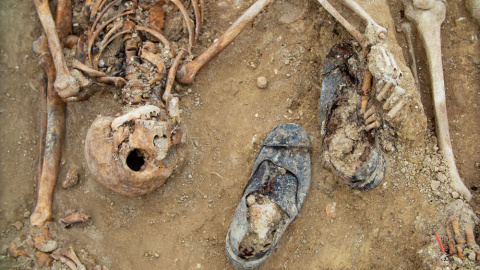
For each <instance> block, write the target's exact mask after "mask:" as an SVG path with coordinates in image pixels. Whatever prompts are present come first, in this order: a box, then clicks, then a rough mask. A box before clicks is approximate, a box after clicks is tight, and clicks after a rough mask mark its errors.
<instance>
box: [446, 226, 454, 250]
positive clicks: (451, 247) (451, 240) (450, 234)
mask: <svg viewBox="0 0 480 270" xmlns="http://www.w3.org/2000/svg"><path fill="white" fill-rule="evenodd" d="M445 229H446V231H447V236H448V242H447V244H448V253H449V254H450V255H452V254H457V249H456V248H455V238H453V232H452V229H451V228H450V226H448V223H447V226H446V228H445Z"/></svg>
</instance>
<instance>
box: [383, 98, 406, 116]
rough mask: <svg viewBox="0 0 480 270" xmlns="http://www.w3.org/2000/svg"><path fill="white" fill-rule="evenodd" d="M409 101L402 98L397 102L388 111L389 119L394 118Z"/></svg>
mask: <svg viewBox="0 0 480 270" xmlns="http://www.w3.org/2000/svg"><path fill="white" fill-rule="evenodd" d="M406 103H407V101H406V100H405V99H400V101H399V102H398V103H397V104H395V105H394V106H393V107H392V109H391V110H390V111H389V112H388V113H387V119H389V120H392V119H394V118H395V117H396V116H397V115H398V113H399V112H400V111H401V110H402V108H403V106H405V104H406Z"/></svg>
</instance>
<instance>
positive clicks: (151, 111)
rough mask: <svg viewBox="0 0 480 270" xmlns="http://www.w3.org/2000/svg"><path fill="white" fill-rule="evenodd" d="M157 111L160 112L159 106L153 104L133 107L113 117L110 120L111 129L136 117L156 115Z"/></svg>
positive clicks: (115, 128)
mask: <svg viewBox="0 0 480 270" xmlns="http://www.w3.org/2000/svg"><path fill="white" fill-rule="evenodd" d="M159 113H160V108H158V107H156V106H153V105H145V106H142V107H140V108H136V109H133V110H131V111H130V112H128V113H126V114H124V115H122V116H120V117H117V118H115V119H114V120H113V121H112V124H111V127H112V130H114V131H115V130H117V129H118V128H119V127H120V126H121V125H123V124H124V123H126V122H129V121H132V120H135V119H138V118H142V117H150V116H152V115H157V114H159Z"/></svg>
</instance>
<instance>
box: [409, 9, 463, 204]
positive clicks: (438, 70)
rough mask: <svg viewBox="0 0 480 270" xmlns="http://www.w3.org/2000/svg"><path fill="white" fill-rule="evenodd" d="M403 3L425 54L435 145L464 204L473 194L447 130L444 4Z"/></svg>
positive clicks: (452, 184) (453, 186)
mask: <svg viewBox="0 0 480 270" xmlns="http://www.w3.org/2000/svg"><path fill="white" fill-rule="evenodd" d="M403 4H404V5H405V9H406V10H405V14H406V15H407V18H408V19H409V20H411V21H413V22H414V23H415V25H416V27H417V30H418V32H419V33H420V36H421V37H422V39H423V42H424V47H425V51H426V53H427V59H428V66H429V69H430V79H431V82H432V88H433V91H432V94H433V102H434V110H435V126H436V132H437V138H438V144H439V147H440V151H441V153H442V155H443V157H444V159H445V160H446V162H447V165H448V169H449V172H450V178H451V180H452V182H451V186H452V188H453V189H455V190H456V191H457V192H459V193H460V194H462V195H463V196H464V198H465V199H466V200H467V201H470V199H471V198H472V194H471V193H470V191H469V190H468V188H467V187H466V186H465V184H464V183H463V182H462V179H461V178H460V175H459V174H458V170H457V166H456V165H455V157H454V155H453V150H452V144H451V142H450V133H449V128H448V118H447V104H446V98H445V84H444V78H443V67H442V51H441V39H440V30H441V24H442V22H443V21H444V20H445V12H446V8H445V4H444V3H443V2H442V1H433V3H431V5H430V6H427V7H422V8H418V7H415V6H414V4H412V2H411V0H403ZM425 8H428V9H425Z"/></svg>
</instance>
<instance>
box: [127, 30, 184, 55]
mask: <svg viewBox="0 0 480 270" xmlns="http://www.w3.org/2000/svg"><path fill="white" fill-rule="evenodd" d="M135 29H136V30H140V31H145V32H147V33H149V34H150V35H152V36H154V37H156V38H157V39H158V40H160V42H162V44H163V46H164V47H165V48H166V49H167V50H170V52H171V53H172V57H175V50H174V49H173V47H172V46H171V45H170V42H169V41H168V40H167V39H166V38H165V37H164V36H163V35H162V34H161V33H160V32H157V31H155V30H153V29H150V28H147V27H144V26H139V25H137V26H135Z"/></svg>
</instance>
